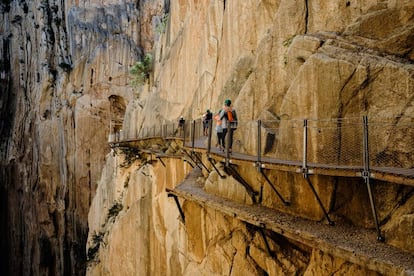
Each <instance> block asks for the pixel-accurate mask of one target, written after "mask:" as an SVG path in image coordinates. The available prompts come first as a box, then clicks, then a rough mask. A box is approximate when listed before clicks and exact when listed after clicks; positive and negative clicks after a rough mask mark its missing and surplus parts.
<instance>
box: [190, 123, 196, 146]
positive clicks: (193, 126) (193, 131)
mask: <svg viewBox="0 0 414 276" xmlns="http://www.w3.org/2000/svg"><path fill="white" fill-rule="evenodd" d="M195 128H196V121H195V120H193V125H192V129H191V147H192V149H193V152H194V146H195Z"/></svg>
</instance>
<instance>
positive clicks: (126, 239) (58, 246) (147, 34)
mask: <svg viewBox="0 0 414 276" xmlns="http://www.w3.org/2000/svg"><path fill="white" fill-rule="evenodd" d="M0 9H1V13H0V30H1V32H0V37H1V43H0V49H1V51H0V55H1V56H0V89H1V90H0V91H1V95H0V116H1V124H0V149H1V152H0V153H1V154H0V156H1V163H0V165H1V167H0V176H1V179H2V181H1V187H0V191H1V198H2V199H3V201H2V202H3V203H2V207H3V208H2V210H1V216H0V218H1V222H2V225H3V226H2V227H1V228H0V229H1V234H2V236H3V237H6V238H5V239H3V241H2V242H1V243H0V244H1V246H2V250H1V251H2V252H7V253H2V254H3V255H2V257H3V258H1V259H2V261H1V262H2V266H1V270H2V272H4V274H6V275H27V274H34V275H39V274H41V275H43V274H57V275H62V274H64V275H69V274H71V275H72V274H84V273H85V271H86V268H85V265H86V259H88V258H89V260H90V261H89V263H88V265H89V266H88V274H93V275H101V274H108V273H115V272H116V271H124V270H125V273H126V274H129V273H131V274H139V273H143V274H169V275H176V274H178V275H180V274H186V275H188V274H192V273H194V272H196V271H198V272H199V273H203V271H205V273H206V274H207V272H211V273H213V274H239V273H238V271H237V270H236V269H238V268H243V269H246V270H247V271H250V272H251V274H258V275H260V274H262V273H264V271H266V273H269V274H278V273H280V271H284V273H290V272H296V273H299V274H302V273H306V274H308V275H312V274H313V275H317V274H319V273H322V272H323V269H324V267H328V268H327V269H328V272H326V271H325V272H326V273H331V271H336V270H338V269H339V270H340V271H344V272H345V271H348V272H349V271H355V273H356V271H364V272H363V273H368V272H367V271H366V270H365V268H359V267H355V266H354V265H352V264H343V262H342V260H338V259H335V258H333V257H332V256H326V255H325V254H324V253H323V252H320V251H318V250H316V249H310V248H304V249H302V250H300V253H295V252H296V251H295V252H290V250H293V251H294V249H292V248H294V247H293V246H291V245H290V244H288V246H287V247H286V250H287V251H288V252H290V253H287V255H289V256H290V255H294V256H295V257H293V258H287V259H286V262H288V261H287V260H289V262H292V263H294V265H290V264H288V263H284V264H283V265H282V266H280V264H275V262H276V261H275V259H271V258H266V257H265V256H264V254H262V250H263V244H262V242H261V241H260V239H259V238H257V237H256V236H255V235H252V234H251V233H250V232H249V229H246V226H244V225H241V223H240V222H239V221H237V220H236V219H233V218H227V217H225V216H222V215H221V214H219V213H217V212H214V211H212V210H208V209H203V208H200V207H198V206H193V205H192V204H191V203H186V206H185V211H186V212H189V213H191V214H192V216H193V217H195V218H197V219H199V223H195V222H194V223H195V224H194V225H192V226H190V227H189V228H186V229H184V228H183V227H182V226H181V225H180V223H179V221H178V220H177V219H176V218H177V212H176V206H175V205H174V202H173V201H172V199H171V198H170V199H168V198H166V195H165V193H164V188H165V187H174V186H175V185H177V184H178V183H179V182H180V181H181V180H182V179H183V178H184V175H185V174H186V173H187V172H188V171H189V168H188V167H187V165H184V164H182V163H180V161H174V160H171V161H168V162H171V164H169V165H170V167H172V168H174V169H168V170H165V169H163V168H162V167H161V166H160V165H159V164H153V165H150V164H146V165H145V166H144V165H143V162H140V161H139V160H135V161H134V163H131V164H129V163H128V166H127V168H125V166H121V167H120V164H123V162H124V161H123V160H122V157H121V156H123V154H121V153H119V152H115V156H114V155H113V153H114V152H112V153H110V154H108V153H109V152H110V148H109V147H108V145H107V141H108V136H109V133H110V131H111V130H112V129H110V127H111V126H110V121H111V119H112V114H111V100H110V99H114V98H115V99H119V101H118V102H122V104H121V107H123V106H124V105H125V106H126V109H125V114H124V118H123V126H122V131H123V134H124V135H125V137H131V136H134V135H136V134H137V133H138V132H139V131H140V129H142V127H145V126H153V125H156V124H159V123H160V122H163V123H166V122H176V121H177V120H178V118H179V116H181V115H183V116H184V117H185V118H186V119H187V120H191V119H195V118H199V117H200V116H201V114H202V113H203V112H204V111H205V110H206V109H211V110H218V109H219V108H220V107H221V105H222V102H223V100H224V99H225V98H231V99H232V100H233V103H234V105H235V107H236V109H237V111H238V114H239V117H240V120H241V121H244V122H249V121H250V120H256V119H272V120H279V119H280V118H282V117H283V118H290V119H296V118H305V117H307V118H332V117H349V118H351V117H360V116H362V115H369V116H371V117H372V116H378V117H383V116H386V117H395V116H397V115H398V116H399V117H401V118H402V119H401V121H407V120H408V121H409V120H412V118H413V112H414V110H413V91H414V89H413V84H414V83H413V69H414V68H413V65H412V62H413V59H414V52H413V46H412V45H413V44H414V43H413V37H414V36H413V32H414V16H413V14H414V4H413V3H412V1H410V0H403V1H396V0H388V1H386V0H358V1H352V0H350V1H325V0H303V1H290V0H261V1H256V0H255V1H253V0H246V1H236V0H218V1H186V0H182V1H168V0H164V1H162V0H151V1H150V0H146V1H117V0H105V1H94V0H90V1H79V0H71V1H56V0H35V1H17V0H15V1H11V0H10V1H1V3H0ZM146 53H151V54H152V55H153V56H154V60H155V62H154V70H153V72H152V74H151V76H150V79H149V81H148V82H147V83H146V84H145V85H143V86H141V87H139V88H133V87H132V86H131V85H129V83H130V76H129V68H130V66H131V65H132V64H133V63H134V62H135V61H137V60H139V59H140V58H141V57H142V56H143V55H144V54H146ZM111 97H112V98H111ZM121 99H122V100H121ZM10 107H13V108H10ZM120 110H122V111H123V108H121V109H120ZM117 116H120V114H117ZM121 117H122V116H121ZM282 123H283V122H282ZM244 134H245V133H244V132H243V129H242V128H241V129H239V130H238V135H239V137H236V139H238V140H239V141H242V140H243V139H241V137H245V135H244ZM286 135H289V133H286ZM409 135H411V133H409V134H408V137H407V139H406V140H402V141H398V145H401V147H402V148H405V149H406V151H407V152H409V151H412V149H413V148H412V147H413V145H412V143H410V142H409V141H410V139H409V138H410V136H409ZM407 141H408V142H407ZM411 141H412V139H411ZM242 142H243V143H244V144H243V146H244V147H245V148H246V150H248V151H249V150H252V148H253V147H252V145H254V141H242ZM298 143H300V141H298ZM379 144H380V145H383V147H384V148H385V149H387V150H388V149H389V150H391V151H392V152H395V151H398V150H399V149H395V147H397V146H393V145H391V144H387V143H385V141H380V142H379ZM396 145H397V144H396ZM273 150H274V151H277V150H278V149H277V148H274V149H273ZM293 153H295V149H292V154H293ZM118 159H119V160H118ZM117 162H118V163H117ZM406 162H408V164H410V162H411V164H412V160H408V161H406ZM245 173H246V175H248V173H249V170H248V169H246V171H245ZM275 177H276V178H277V179H278V180H279V181H280V183H279V184H281V185H282V189H285V190H284V191H287V192H289V193H292V196H294V197H295V198H296V205H295V208H294V209H293V211H289V212H293V213H294V214H302V215H304V216H306V217H309V218H311V219H318V218H320V216H321V213H320V210H319V209H318V208H317V207H315V208H313V207H309V206H314V205H312V204H310V203H309V202H308V201H307V200H302V198H303V197H301V196H299V195H301V193H302V194H304V193H306V190H303V189H301V188H300V187H301V180H300V179H299V177H295V176H292V175H286V174H285V175H283V174H282V175H277V176H275ZM376 184H378V185H375V194H376V195H377V196H378V195H381V197H379V201H380V202H381V203H382V204H380V206H381V208H380V210H379V213H380V217H381V218H383V221H382V223H383V225H384V227H383V228H384V231H387V233H388V236H389V242H390V243H391V244H393V245H395V246H397V247H400V248H404V249H406V250H409V251H410V252H412V250H413V244H412V243H407V242H406V239H404V238H403V235H405V236H407V235H408V236H410V237H413V236H414V233H413V232H412V231H413V230H412V229H413V227H412V224H413V218H412V215H410V214H412V211H413V208H414V207H413V204H412V189H410V188H407V187H403V186H398V185H389V184H388V183H376ZM214 186H215V185H214V183H213V185H211V187H213V188H214ZM291 186H297V187H298V188H297V189H296V190H295V189H294V190H293V191H291V190H290V189H289V187H291ZM316 186H317V189H318V191H324V193H323V194H322V199H323V201H324V203H326V204H325V205H327V206H328V205H329V206H333V207H332V210H331V211H333V212H335V214H336V215H338V216H342V217H345V218H346V219H348V220H350V221H352V222H353V223H355V224H357V225H360V226H363V227H372V221H371V219H370V216H369V215H370V214H369V211H366V210H368V209H367V206H366V204H365V203H361V202H366V200H361V198H362V197H364V195H365V194H364V193H363V192H361V187H360V185H359V183H355V182H352V181H351V182H349V181H348V180H344V179H340V180H336V179H332V178H326V179H325V178H320V179H318V180H317V184H316ZM221 187H226V184H224V185H221ZM326 187H327V188H326ZM325 189H326V190H325ZM211 192H214V193H219V194H220V193H223V195H224V194H225V195H229V194H232V193H231V191H229V190H227V191H226V189H224V190H222V191H215V190H214V189H213V190H212V191H211ZM274 201H275V199H274V198H272V197H271V196H269V194H267V193H265V200H264V204H266V205H268V206H270V207H275V205H276V204H275V202H274ZM346 202H352V204H345V203H346ZM89 208H90V210H89ZM285 211H288V210H285ZM88 213H89V214H88ZM88 218H89V219H88ZM137 218H139V219H137ZM200 224H203V225H205V226H204V227H203V228H201V229H199V226H200ZM4 225H8V227H5V226H4ZM88 228H89V229H88ZM88 233H89V234H88ZM88 235H89V237H88V246H87V249H86V250H85V244H86V239H87V236H88ZM200 236H201V237H204V238H203V240H202V242H199V239H198V238H199V237H200ZM412 240H413V239H412ZM251 241H253V244H254V246H252V247H251V248H252V249H251V251H250V253H251V254H250V257H248V258H246V255H244V254H241V253H240V252H241V251H242V250H240V249H241V248H244V246H245V244H246V243H248V242H249V243H250V242H251ZM272 246H275V247H276V246H280V245H272ZM296 246H297V245H296ZM3 249H4V250H3ZM237 249H239V250H237ZM295 254H298V255H295ZM10 256H13V258H11V257H10ZM252 256H254V257H252ZM252 259H254V260H252ZM263 260H265V261H263ZM95 262H96V263H95ZM233 263H239V264H240V266H234V265H232V264H233ZM219 264H220V265H219ZM278 265H279V266H278ZM348 266H352V268H348ZM277 267H281V268H280V270H277V269H278V268H277ZM272 269H275V270H276V271H273V270H272ZM373 273H374V272H373Z"/></svg>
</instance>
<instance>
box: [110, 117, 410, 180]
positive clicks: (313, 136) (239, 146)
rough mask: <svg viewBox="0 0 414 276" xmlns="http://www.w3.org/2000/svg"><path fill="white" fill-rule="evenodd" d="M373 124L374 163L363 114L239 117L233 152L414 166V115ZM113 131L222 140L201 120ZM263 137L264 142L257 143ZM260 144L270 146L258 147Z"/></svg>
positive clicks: (120, 137) (119, 136)
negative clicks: (242, 119) (205, 128)
mask: <svg viewBox="0 0 414 276" xmlns="http://www.w3.org/2000/svg"><path fill="white" fill-rule="evenodd" d="M258 124H259V125H258ZM304 124H305V125H304ZM254 125H257V127H254ZM210 126H212V125H211V124H210ZM367 127H368V130H369V132H368V133H369V136H368V137H366V139H367V141H369V149H368V150H369V152H368V154H367V156H369V160H368V163H366V162H367V160H364V154H365V153H364V139H365V138H364V136H363V132H364V122H363V120H362V119H361V118H338V119H329V120H328V119H321V120H314V119H313V120H310V119H307V120H298V119H293V120H260V121H247V122H239V127H238V129H237V130H236V131H235V133H234V140H235V146H234V147H233V153H235V152H239V153H244V154H248V155H251V156H256V155H257V153H258V152H259V153H260V154H261V156H256V157H257V158H258V159H257V160H258V161H259V162H260V160H261V158H263V157H265V156H266V157H270V158H276V159H280V160H286V161H300V162H302V163H303V169H306V166H308V165H310V164H312V163H318V164H325V165H327V166H338V167H341V166H350V167H358V168H361V169H363V168H364V164H365V165H368V167H369V168H371V170H374V169H375V168H385V169H387V171H390V170H391V171H392V169H402V170H405V171H406V172H407V170H408V173H410V172H411V170H413V168H414V145H413V144H412V141H414V119H412V118H400V117H395V118H373V119H370V120H369V124H368V123H367ZM185 129H190V131H184V130H185ZM257 129H260V131H257ZM210 133H211V134H210ZM258 135H260V137H257V136H258ZM305 135H307V137H305ZM110 136H112V140H111V139H110V141H109V142H123V141H131V140H140V139H148V138H162V139H182V140H183V142H184V146H187V147H191V148H194V147H201V148H207V147H208V143H201V144H200V143H197V141H199V140H200V139H203V138H206V139H211V143H212V144H214V142H215V141H216V139H215V136H216V132H215V130H214V129H213V130H212V131H210V132H209V136H203V129H202V121H201V119H197V120H193V121H190V122H188V121H187V122H186V123H185V125H184V127H183V128H182V129H180V128H179V127H178V124H177V123H175V124H174V123H168V124H160V125H154V126H151V127H144V128H142V129H140V131H139V132H138V134H137V135H131V134H128V133H125V132H123V131H122V130H121V131H119V132H117V133H111V135H110ZM260 140H261V141H263V142H261V143H257V141H260ZM259 146H261V147H264V149H258V147H259ZM212 148H213V146H212ZM412 173H413V174H414V172H412ZM412 177H414V175H413V176H412Z"/></svg>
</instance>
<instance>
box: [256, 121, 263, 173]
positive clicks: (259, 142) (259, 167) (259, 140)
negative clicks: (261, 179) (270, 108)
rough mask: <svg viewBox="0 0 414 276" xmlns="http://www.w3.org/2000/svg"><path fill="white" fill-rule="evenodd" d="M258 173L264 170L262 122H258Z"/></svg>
mask: <svg viewBox="0 0 414 276" xmlns="http://www.w3.org/2000/svg"><path fill="white" fill-rule="evenodd" d="M256 167H257V171H259V172H260V171H261V170H262V121H261V120H258V121H257V162H256Z"/></svg>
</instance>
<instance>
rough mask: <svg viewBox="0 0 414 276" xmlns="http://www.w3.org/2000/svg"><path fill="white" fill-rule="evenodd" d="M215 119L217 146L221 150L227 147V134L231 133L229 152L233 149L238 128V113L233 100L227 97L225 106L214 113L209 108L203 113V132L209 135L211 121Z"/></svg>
mask: <svg viewBox="0 0 414 276" xmlns="http://www.w3.org/2000/svg"><path fill="white" fill-rule="evenodd" d="M212 119H214V120H215V130H216V133H217V147H218V148H219V150H221V151H224V149H225V148H226V136H227V133H228V134H229V136H230V137H229V138H228V141H229V145H228V146H229V152H231V151H232V146H233V133H234V130H236V129H237V113H236V110H235V109H234V108H233V106H232V104H231V100H229V99H226V100H225V101H224V105H223V108H221V109H220V110H219V111H218V112H217V113H215V114H214V116H213V113H212V112H211V111H210V110H207V112H206V113H205V114H204V115H203V133H204V135H205V136H207V135H208V128H209V125H210V121H211V120H212Z"/></svg>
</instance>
